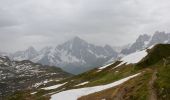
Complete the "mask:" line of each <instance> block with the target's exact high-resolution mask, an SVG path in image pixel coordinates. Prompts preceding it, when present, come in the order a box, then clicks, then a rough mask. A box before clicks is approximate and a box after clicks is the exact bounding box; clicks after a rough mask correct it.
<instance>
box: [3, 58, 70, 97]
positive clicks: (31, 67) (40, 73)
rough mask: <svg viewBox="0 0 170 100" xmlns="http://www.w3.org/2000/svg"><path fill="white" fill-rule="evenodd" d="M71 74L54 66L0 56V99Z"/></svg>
mask: <svg viewBox="0 0 170 100" xmlns="http://www.w3.org/2000/svg"><path fill="white" fill-rule="evenodd" d="M69 76H71V74H69V73H66V72H64V71H63V70H61V69H60V68H57V67H54V66H43V65H41V64H37V63H33V62H31V61H27V60H25V61H11V60H10V59H9V58H8V57H0V87H1V88H0V99H2V98H3V97H5V96H6V95H9V94H11V93H13V92H15V91H19V90H24V89H36V88H37V87H38V86H39V85H41V84H45V83H48V81H52V80H61V79H63V78H66V77H69Z"/></svg>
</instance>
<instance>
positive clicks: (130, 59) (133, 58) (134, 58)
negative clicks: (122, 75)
mask: <svg viewBox="0 0 170 100" xmlns="http://www.w3.org/2000/svg"><path fill="white" fill-rule="evenodd" d="M147 54H148V53H147V51H146V50H142V51H137V52H135V53H132V54H129V55H127V56H125V57H123V58H122V59H120V61H122V62H121V63H120V64H118V65H117V66H116V67H114V69H115V68H117V67H119V66H121V65H123V64H126V65H128V64H135V63H138V62H139V61H141V60H142V59H143V58H144V57H145V56H146V55H147Z"/></svg>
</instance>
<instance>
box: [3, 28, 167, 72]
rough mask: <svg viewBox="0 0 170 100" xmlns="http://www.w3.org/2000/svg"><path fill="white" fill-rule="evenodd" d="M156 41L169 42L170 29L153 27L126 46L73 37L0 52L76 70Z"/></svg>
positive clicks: (105, 61) (17, 57) (99, 63)
mask: <svg viewBox="0 0 170 100" xmlns="http://www.w3.org/2000/svg"><path fill="white" fill-rule="evenodd" d="M158 43H170V33H165V32H158V31H157V32H155V33H154V34H153V35H152V36H150V35H148V34H143V35H140V36H139V37H138V38H137V39H136V41H135V42H134V43H132V44H131V45H130V46H129V45H126V46H122V47H112V46H109V45H105V46H97V45H94V44H90V43H88V42H86V41H85V40H83V39H81V38H79V37H74V38H72V39H71V40H68V41H66V42H65V43H63V44H60V45H58V46H56V47H45V48H43V49H41V50H40V51H37V50H36V49H35V48H34V47H29V48H28V49H26V50H24V51H17V52H15V53H13V54H8V53H5V52H1V53H0V54H1V55H7V56H9V58H10V59H11V60H16V61H22V60H30V61H33V62H35V63H41V64H43V65H51V66H59V67H60V68H62V69H63V70H65V71H67V72H70V73H72V74H79V73H82V72H85V71H87V70H90V69H93V68H96V67H100V66H101V65H104V64H107V63H110V62H112V61H114V60H115V59H118V58H119V57H122V55H127V54H130V53H133V52H136V51H139V50H142V49H145V48H147V47H149V46H151V45H155V44H158Z"/></svg>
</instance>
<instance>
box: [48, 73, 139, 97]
mask: <svg viewBox="0 0 170 100" xmlns="http://www.w3.org/2000/svg"><path fill="white" fill-rule="evenodd" d="M138 75H140V73H138V74H135V75H132V76H129V77H126V78H123V79H121V80H119V81H116V82H113V83H110V84H107V85H100V86H94V87H87V88H80V89H72V90H67V91H63V92H60V93H57V94H54V95H52V96H51V99H50V100H77V99H78V98H80V97H82V96H85V95H88V94H92V93H95V92H99V91H102V90H105V89H109V88H112V87H115V86H118V85H120V84H122V83H124V82H126V81H128V80H129V79H132V78H134V77H136V76H138Z"/></svg>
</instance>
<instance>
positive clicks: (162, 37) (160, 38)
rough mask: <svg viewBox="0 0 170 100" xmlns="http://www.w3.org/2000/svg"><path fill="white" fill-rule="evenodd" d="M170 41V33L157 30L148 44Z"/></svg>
mask: <svg viewBox="0 0 170 100" xmlns="http://www.w3.org/2000/svg"><path fill="white" fill-rule="evenodd" d="M168 42H170V33H165V32H159V31H156V32H155V34H154V35H153V36H152V39H151V41H150V43H149V44H148V46H151V45H154V44H158V43H168Z"/></svg>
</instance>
